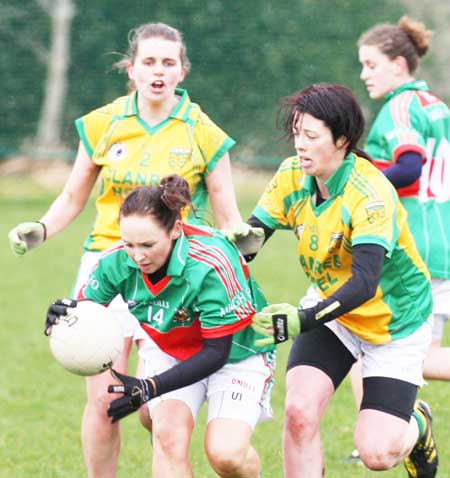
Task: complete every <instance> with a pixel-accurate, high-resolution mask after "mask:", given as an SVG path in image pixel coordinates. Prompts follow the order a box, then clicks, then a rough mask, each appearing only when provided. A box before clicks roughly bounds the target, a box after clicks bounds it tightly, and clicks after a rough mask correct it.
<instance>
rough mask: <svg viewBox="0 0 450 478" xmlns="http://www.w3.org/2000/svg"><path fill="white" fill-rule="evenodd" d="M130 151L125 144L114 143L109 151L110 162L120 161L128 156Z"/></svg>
mask: <svg viewBox="0 0 450 478" xmlns="http://www.w3.org/2000/svg"><path fill="white" fill-rule="evenodd" d="M127 152H128V149H127V147H126V146H125V145H124V144H123V143H114V144H113V145H112V146H111V147H110V148H109V151H108V159H109V160H110V161H119V160H121V159H123V158H124V157H125V156H126V155H127Z"/></svg>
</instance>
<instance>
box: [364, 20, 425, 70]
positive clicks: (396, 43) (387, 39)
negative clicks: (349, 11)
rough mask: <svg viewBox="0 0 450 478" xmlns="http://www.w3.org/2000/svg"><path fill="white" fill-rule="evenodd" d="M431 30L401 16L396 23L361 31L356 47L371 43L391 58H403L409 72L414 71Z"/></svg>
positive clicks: (422, 54)
mask: <svg viewBox="0 0 450 478" xmlns="http://www.w3.org/2000/svg"><path fill="white" fill-rule="evenodd" d="M432 35H433V32H432V31H431V30H427V28H426V27H425V25H424V24H423V23H422V22H417V21H414V20H412V19H411V18H409V17H407V16H403V17H401V18H400V20H399V21H398V24H397V25H393V24H391V23H380V24H378V25H375V26H374V27H372V28H370V29H369V30H367V31H366V32H365V33H363V34H362V35H361V36H360V38H359V40H358V43H357V45H358V47H361V46H363V45H373V46H376V47H378V48H379V49H380V51H381V53H383V54H384V55H386V56H387V57H388V58H390V59H391V60H393V59H394V58H397V57H398V56H402V57H403V58H405V60H406V62H407V64H408V69H409V72H410V73H414V72H415V71H416V69H417V65H418V64H419V58H420V57H422V56H424V55H425V53H426V52H427V51H428V47H429V45H430V42H431V37H432Z"/></svg>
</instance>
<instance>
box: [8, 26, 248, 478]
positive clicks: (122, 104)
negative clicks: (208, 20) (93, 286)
mask: <svg viewBox="0 0 450 478" xmlns="http://www.w3.org/2000/svg"><path fill="white" fill-rule="evenodd" d="M116 66H117V67H118V68H120V69H124V70H126V72H127V74H128V77H129V79H130V90H131V92H130V94H129V95H128V96H124V97H121V98H118V99H116V100H115V101H114V102H112V103H110V104H108V105H106V106H103V107H101V108H99V109H96V110H94V111H92V112H90V113H88V114H87V115H85V116H83V117H82V118H80V119H78V120H77V121H76V126H77V130H78V134H79V136H80V139H81V141H80V144H79V149H78V153H77V157H76V160H75V163H74V166H73V169H72V172H71V175H70V177H69V179H68V181H67V183H66V185H65V186H64V189H63V192H62V193H61V194H60V195H59V197H58V198H57V199H56V200H55V201H54V203H53V204H52V205H51V207H50V209H49V210H48V211H47V213H46V214H45V215H44V216H43V217H42V218H41V219H40V221H39V222H26V223H21V224H19V225H18V226H16V227H15V228H14V229H12V230H11V231H10V234H9V238H10V244H11V248H12V250H13V252H14V253H16V254H17V255H23V254H25V253H26V252H27V251H28V250H30V249H32V248H34V247H36V246H38V245H40V244H42V242H44V240H45V239H48V238H50V237H52V236H54V235H56V234H57V233H59V232H60V231H62V230H63V229H65V228H66V227H67V226H68V225H69V224H71V223H72V221H73V220H74V219H75V218H76V217H77V216H78V215H79V214H80V213H81V211H82V210H83V208H84V206H85V205H86V203H87V201H88V198H89V195H90V193H91V191H92V189H93V187H94V184H95V182H96V180H97V177H98V176H100V177H101V189H100V193H99V195H98V197H97V200H96V209H97V216H96V219H95V223H94V226H93V228H92V231H91V233H90V235H89V237H88V238H87V240H86V241H85V244H84V249H85V253H84V255H83V257H82V260H81V266H80V270H79V274H78V279H77V283H76V285H75V290H74V296H76V294H77V291H78V289H79V288H80V286H81V285H82V284H83V283H84V282H85V281H86V279H87V277H88V274H89V271H90V270H91V269H92V267H93V266H94V265H95V263H96V262H97V260H98V258H99V256H100V254H101V252H102V251H104V250H105V249H107V248H109V247H110V246H111V245H113V244H114V243H115V242H116V241H118V240H119V239H120V234H119V224H118V216H119V209H120V205H121V203H122V201H123V199H124V197H125V196H126V194H127V193H128V192H129V191H131V190H132V189H133V188H134V187H136V186H139V185H149V184H156V185H157V184H158V183H159V181H160V179H161V178H162V177H165V176H167V175H169V174H172V173H177V174H180V175H181V176H183V177H184V178H185V179H186V180H187V181H188V183H189V187H190V191H191V193H192V202H193V205H194V206H195V207H196V208H197V209H200V210H201V209H203V208H204V206H205V204H206V200H207V198H208V197H209V200H210V202H211V205H212V210H213V213H214V218H215V221H216V223H217V226H218V227H220V228H229V227H231V226H235V225H237V224H239V223H241V217H240V214H239V210H238V207H237V204H236V200H235V196H234V190H233V185H232V179H231V172H230V161H229V155H228V151H229V150H230V149H231V147H232V146H233V145H234V141H233V140H232V139H231V138H230V137H229V136H228V135H227V134H226V133H225V132H224V131H222V130H221V129H220V128H219V127H218V126H217V125H215V124H214V123H213V122H212V121H211V120H210V119H209V118H208V116H207V115H206V114H205V113H204V112H203V111H202V110H201V109H200V107H199V106H198V105H197V104H194V103H192V102H191V101H190V99H189V96H188V94H187V92H186V91H185V90H183V89H179V88H178V84H179V83H180V82H182V81H183V80H184V78H185V76H186V75H187V73H188V71H189V68H190V64H189V60H188V58H187V55H186V47H185V44H184V41H183V37H182V34H181V33H180V32H179V31H178V30H176V29H174V28H172V27H170V26H169V25H166V24H163V23H149V24H144V25H142V26H140V27H138V28H136V29H134V30H132V31H131V32H130V35H129V50H128V52H127V54H126V55H124V57H123V58H122V60H121V61H119V62H118V63H117V64H116ZM184 218H185V219H189V220H190V221H197V222H202V221H203V218H202V217H201V216H197V217H194V216H193V214H192V210H191V211H190V210H189V209H186V210H185V211H184ZM110 307H111V308H112V310H113V311H114V312H115V313H116V314H117V315H118V317H120V319H121V321H122V323H123V325H124V331H125V340H124V348H123V353H122V355H121V357H119V359H118V361H117V363H116V364H115V367H116V368H117V369H118V370H119V371H122V372H126V371H127V367H128V357H129V354H130V349H131V344H132V338H133V335H134V333H135V331H136V332H137V333H139V331H140V328H139V327H136V324H137V321H136V319H134V317H132V316H131V314H129V312H128V309H127V305H126V304H124V303H123V302H122V301H121V300H119V299H116V300H114V301H113V303H112V304H111V305H110ZM134 338H135V340H137V339H139V335H137V336H135V337H134ZM105 380H106V377H105V376H104V375H98V376H95V377H89V378H88V379H87V396H88V400H87V405H86V408H85V411H84V415H83V423H82V442H83V450H84V457H85V462H86V466H87V469H88V476H89V477H90V478H112V477H114V476H116V467H117V461H118V456H119V448H120V435H119V426H118V424H117V423H115V424H111V423H110V421H109V420H107V417H106V410H107V407H108V404H109V401H110V397H109V395H108V394H107V393H106V387H107V382H105Z"/></svg>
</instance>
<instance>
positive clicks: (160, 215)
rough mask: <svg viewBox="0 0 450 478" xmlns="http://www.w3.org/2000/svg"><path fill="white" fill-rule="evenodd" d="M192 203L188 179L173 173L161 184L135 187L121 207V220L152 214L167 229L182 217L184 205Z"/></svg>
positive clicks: (170, 228)
mask: <svg viewBox="0 0 450 478" xmlns="http://www.w3.org/2000/svg"><path fill="white" fill-rule="evenodd" d="M190 205H192V202H191V194H190V192H189V185H188V183H187V181H186V180H185V179H184V178H182V177H181V176H178V174H171V175H170V176H167V177H165V178H163V179H162V180H161V182H160V184H159V186H140V187H137V188H136V189H133V191H131V193H130V194H128V196H127V197H126V198H125V201H124V202H123V204H122V207H121V208H120V214H119V220H120V219H121V218H122V217H127V216H131V215H138V216H152V217H153V218H155V219H156V220H157V221H158V222H159V223H160V224H161V226H163V227H164V228H165V229H166V230H167V231H170V230H172V228H173V226H174V224H175V222H176V220H177V219H181V211H182V209H183V208H184V207H186V206H190Z"/></svg>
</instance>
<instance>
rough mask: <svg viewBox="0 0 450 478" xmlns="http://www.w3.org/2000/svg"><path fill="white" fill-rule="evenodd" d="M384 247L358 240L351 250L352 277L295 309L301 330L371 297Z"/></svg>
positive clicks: (348, 309)
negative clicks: (315, 301) (311, 303)
mask: <svg viewBox="0 0 450 478" xmlns="http://www.w3.org/2000/svg"><path fill="white" fill-rule="evenodd" d="M385 254H386V250H385V249H384V247H382V246H379V245H376V244H360V245H357V246H355V247H354V248H353V250H352V259H353V262H352V277H351V278H350V279H349V280H348V281H347V282H346V283H345V284H344V285H343V286H342V287H341V288H339V289H338V290H337V291H336V292H335V293H334V294H333V295H332V296H330V297H328V299H326V300H324V301H322V302H319V303H318V304H317V305H316V306H314V307H310V308H308V309H303V310H300V311H299V317H300V322H301V330H302V332H304V331H307V330H311V329H313V328H315V327H317V326H319V325H321V324H323V323H325V322H329V321H330V320H333V319H336V318H337V317H339V316H341V315H342V314H345V313H346V312H349V311H351V310H353V309H355V308H356V307H358V306H360V305H361V304H364V302H367V301H368V300H369V299H371V298H372V297H373V296H374V295H375V293H376V290H377V287H378V284H379V282H380V278H381V269H382V267H383V263H384V257H385Z"/></svg>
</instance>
